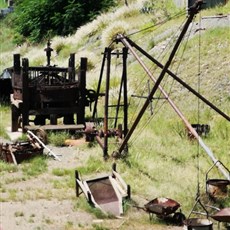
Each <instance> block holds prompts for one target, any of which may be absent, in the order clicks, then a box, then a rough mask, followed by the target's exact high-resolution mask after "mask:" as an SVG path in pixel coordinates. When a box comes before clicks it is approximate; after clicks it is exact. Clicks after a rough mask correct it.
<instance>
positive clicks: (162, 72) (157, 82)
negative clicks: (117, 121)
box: [117, 2, 201, 153]
mask: <svg viewBox="0 0 230 230" xmlns="http://www.w3.org/2000/svg"><path fill="white" fill-rule="evenodd" d="M200 4H201V2H200ZM200 4H198V5H197V6H196V8H195V7H193V8H192V9H191V12H190V15H189V17H188V19H187V21H186V22H185V25H184V27H183V29H182V31H181V33H180V36H179V38H178V40H177V42H176V44H175V45H174V47H173V50H172V52H171V54H170V56H169V58H168V61H167V62H166V64H165V66H164V67H163V69H162V71H161V73H160V76H159V77H158V79H157V81H156V82H155V85H154V86H153V88H152V91H151V92H150V94H149V96H148V98H147V100H146V101H145V103H144V105H143V107H142V109H141V110H140V112H139V114H138V116H137V118H136V120H135V121H134V123H133V125H132V126H131V128H130V130H129V132H128V133H127V135H126V137H125V139H124V141H123V142H122V144H121V146H120V148H119V149H118V152H119V153H121V152H122V151H123V150H124V148H125V146H126V145H127V143H128V140H129V138H130V137H131V135H132V133H133V132H134V130H135V128H136V126H137V125H138V123H139V121H140V119H141V118H142V116H143V114H144V112H145V110H146V108H147V107H148V105H149V101H150V100H151V99H152V97H153V95H154V94H155V92H156V91H157V89H158V87H159V85H160V83H161V81H162V80H163V78H164V76H165V74H166V71H167V69H168V67H169V65H170V64H171V62H172V60H173V57H174V56H175V53H176V51H177V49H178V47H179V45H180V43H181V41H182V39H183V37H184V35H185V33H186V31H187V30H188V27H189V25H190V23H191V22H192V20H193V18H194V16H195V14H196V13H197V12H198V9H199V8H200ZM117 38H118V39H119V40H120V41H121V42H122V43H123V44H124V45H125V46H126V47H127V46H129V44H127V41H126V39H125V37H124V36H123V35H121V34H119V35H118V37H117ZM138 59H139V60H138ZM138 59H137V60H138V61H139V62H141V60H140V58H138ZM146 71H147V72H148V73H149V74H151V73H150V71H149V70H148V69H146Z"/></svg>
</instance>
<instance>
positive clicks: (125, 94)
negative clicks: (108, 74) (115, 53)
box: [122, 47, 128, 137]
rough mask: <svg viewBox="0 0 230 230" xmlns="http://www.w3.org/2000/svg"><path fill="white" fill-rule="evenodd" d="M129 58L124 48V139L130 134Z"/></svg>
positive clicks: (126, 49)
mask: <svg viewBox="0 0 230 230" xmlns="http://www.w3.org/2000/svg"><path fill="white" fill-rule="evenodd" d="M127 56H128V48H126V47H124V48H123V74H122V78H123V81H124V107H123V109H124V137H125V136H126V135H127V133H128V96H127Z"/></svg>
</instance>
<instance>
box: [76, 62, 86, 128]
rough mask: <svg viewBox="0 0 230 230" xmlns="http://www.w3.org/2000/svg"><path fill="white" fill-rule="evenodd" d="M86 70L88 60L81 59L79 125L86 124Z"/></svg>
mask: <svg viewBox="0 0 230 230" xmlns="http://www.w3.org/2000/svg"><path fill="white" fill-rule="evenodd" d="M86 70H87V58H81V63H80V75H79V90H80V97H79V110H78V113H77V124H85V106H86Z"/></svg>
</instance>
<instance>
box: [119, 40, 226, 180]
mask: <svg viewBox="0 0 230 230" xmlns="http://www.w3.org/2000/svg"><path fill="white" fill-rule="evenodd" d="M123 44H125V45H126V46H127V47H128V48H129V50H130V51H131V52H132V53H133V55H134V56H135V57H136V59H137V60H138V61H139V63H140V64H141V65H142V67H143V68H144V69H145V71H146V73H147V74H148V75H149V76H150V78H151V79H152V80H153V81H154V82H156V79H155V78H154V77H153V76H152V74H151V73H150V72H149V70H148V68H147V67H146V66H145V64H144V63H143V62H142V61H141V59H140V58H139V57H138V55H137V54H136V52H135V51H134V50H133V48H132V47H131V45H130V44H129V43H128V41H127V40H126V39H125V38H123ZM159 89H160V91H161V92H162V94H163V95H164V96H165V99H167V100H168V102H169V104H170V105H171V106H172V108H173V109H174V111H175V112H176V113H177V114H178V115H179V116H180V118H181V119H182V120H183V122H184V124H185V126H186V127H187V128H188V129H189V131H190V132H191V133H192V135H193V136H194V137H195V138H196V139H197V140H198V143H199V145H200V146H201V147H202V148H203V149H204V150H205V152H206V153H207V154H208V155H209V157H210V158H211V160H212V161H213V162H214V164H216V166H217V168H218V169H219V171H220V172H221V173H222V174H223V175H224V176H225V177H226V178H227V179H228V180H229V179H230V175H229V174H228V172H227V171H226V169H225V168H224V167H223V166H222V165H221V164H220V163H219V162H218V160H217V159H216V157H215V156H214V154H213V153H212V151H211V150H210V149H209V148H208V147H207V146H206V145H205V143H204V142H203V140H202V139H201V137H200V136H199V135H198V133H197V132H196V130H195V129H194V128H193V127H192V125H191V124H190V123H189V122H188V120H187V119H186V118H185V116H184V115H183V114H182V112H181V111H180V110H179V109H178V108H177V107H176V105H175V104H174V103H173V101H172V100H171V99H170V98H169V96H168V94H167V93H166V92H165V91H164V90H163V88H162V87H161V86H160V85H159ZM149 99H151V97H148V98H147V100H149ZM146 103H147V101H146ZM130 130H131V129H130ZM131 134H132V133H131ZM131 134H129V135H130V136H131ZM130 136H129V137H130ZM125 141H128V139H127V138H125V139H124V141H123V143H122V144H121V146H120V148H119V150H118V151H119V153H121V151H123V148H124V146H125V145H124V142H125Z"/></svg>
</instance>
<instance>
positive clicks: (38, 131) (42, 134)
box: [34, 129, 48, 145]
mask: <svg viewBox="0 0 230 230" xmlns="http://www.w3.org/2000/svg"><path fill="white" fill-rule="evenodd" d="M34 134H35V135H36V136H37V137H38V138H39V139H40V140H41V141H42V142H43V143H44V144H45V145H46V144H47V143H48V138H47V133H46V131H45V130H44V129H36V130H35V132H34Z"/></svg>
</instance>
